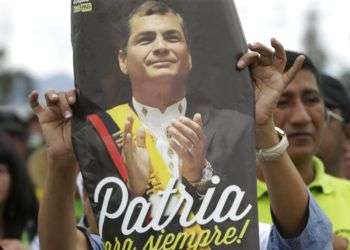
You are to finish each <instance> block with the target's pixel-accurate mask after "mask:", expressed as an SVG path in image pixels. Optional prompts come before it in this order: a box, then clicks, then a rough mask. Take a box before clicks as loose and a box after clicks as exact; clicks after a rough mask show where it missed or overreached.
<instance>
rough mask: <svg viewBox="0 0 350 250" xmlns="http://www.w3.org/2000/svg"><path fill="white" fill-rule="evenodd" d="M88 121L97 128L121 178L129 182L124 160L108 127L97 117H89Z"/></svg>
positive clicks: (94, 115)
mask: <svg viewBox="0 0 350 250" xmlns="http://www.w3.org/2000/svg"><path fill="white" fill-rule="evenodd" d="M87 118H88V120H89V121H90V122H91V124H92V125H93V126H94V127H95V129H96V131H97V133H98V134H99V135H100V138H101V139H102V141H103V143H104V144H105V146H106V149H107V151H108V153H109V156H110V157H111V159H112V161H113V163H114V166H115V167H116V168H117V170H118V172H119V174H120V176H121V177H122V179H123V181H124V182H127V181H128V172H127V170H126V166H125V164H124V162H123V158H122V156H121V155H120V153H119V151H118V149H117V147H116V145H115V142H114V141H113V138H112V136H111V135H110V134H109V132H108V130H107V128H106V126H105V125H104V123H103V122H102V120H101V118H100V117H99V116H98V115H96V114H93V115H89V116H88V117H87Z"/></svg>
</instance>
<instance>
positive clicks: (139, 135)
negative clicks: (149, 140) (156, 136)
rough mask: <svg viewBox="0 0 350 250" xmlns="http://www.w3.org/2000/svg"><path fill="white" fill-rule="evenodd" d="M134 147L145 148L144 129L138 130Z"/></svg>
mask: <svg viewBox="0 0 350 250" xmlns="http://www.w3.org/2000/svg"><path fill="white" fill-rule="evenodd" d="M136 145H137V146H138V147H141V148H145V147H146V132H145V129H144V128H142V127H141V128H140V129H139V130H138V131H137V134H136Z"/></svg>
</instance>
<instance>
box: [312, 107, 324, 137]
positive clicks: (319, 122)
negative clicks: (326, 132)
mask: <svg viewBox="0 0 350 250" xmlns="http://www.w3.org/2000/svg"><path fill="white" fill-rule="evenodd" d="M309 114H310V115H311V119H312V123H313V125H314V126H315V128H316V129H317V130H320V131H322V130H323V129H324V127H325V125H326V115H325V111H324V109H323V107H314V108H311V110H310V111H309Z"/></svg>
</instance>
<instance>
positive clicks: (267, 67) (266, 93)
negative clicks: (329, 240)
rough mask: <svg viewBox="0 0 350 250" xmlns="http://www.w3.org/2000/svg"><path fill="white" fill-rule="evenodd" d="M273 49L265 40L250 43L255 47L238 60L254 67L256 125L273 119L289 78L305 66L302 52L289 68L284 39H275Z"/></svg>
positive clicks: (241, 67) (252, 71)
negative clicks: (281, 40)
mask: <svg viewBox="0 0 350 250" xmlns="http://www.w3.org/2000/svg"><path fill="white" fill-rule="evenodd" d="M271 46H272V47H273V48H274V49H275V51H273V50H272V49H270V48H268V47H266V46H264V45H262V44H261V43H254V44H249V45H248V47H249V49H250V50H251V51H249V52H247V53H245V54H244V55H243V56H242V57H241V58H240V59H239V61H238V63H237V67H238V68H240V69H243V68H245V67H248V66H249V67H250V68H251V73H252V78H253V80H254V82H255V122H256V126H257V127H260V126H265V125H266V124H267V123H269V122H271V121H272V114H273V112H274V111H275V108H276V107H277V102H278V100H279V98H280V96H281V94H282V92H283V90H284V89H285V88H286V86H287V85H288V83H289V82H291V81H292V79H293V78H294V77H295V75H296V74H297V72H298V71H299V70H300V69H301V67H302V65H303V62H304V59H305V58H304V57H303V56H299V57H298V58H297V59H296V61H295V62H294V64H293V66H292V67H291V68H290V69H289V70H288V71H286V72H284V68H285V66H286V62H287V57H286V53H285V50H284V48H283V46H282V44H281V43H280V42H278V41H277V40H276V39H274V38H273V39H271Z"/></svg>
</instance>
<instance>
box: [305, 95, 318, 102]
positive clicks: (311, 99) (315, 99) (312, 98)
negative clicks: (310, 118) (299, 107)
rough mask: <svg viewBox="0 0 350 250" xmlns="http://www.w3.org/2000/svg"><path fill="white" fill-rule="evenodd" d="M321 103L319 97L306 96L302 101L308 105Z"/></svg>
mask: <svg viewBox="0 0 350 250" xmlns="http://www.w3.org/2000/svg"><path fill="white" fill-rule="evenodd" d="M320 101H321V99H320V97H319V96H314V95H312V96H307V97H305V99H304V102H306V103H308V104H315V103H319V102H320Z"/></svg>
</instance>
